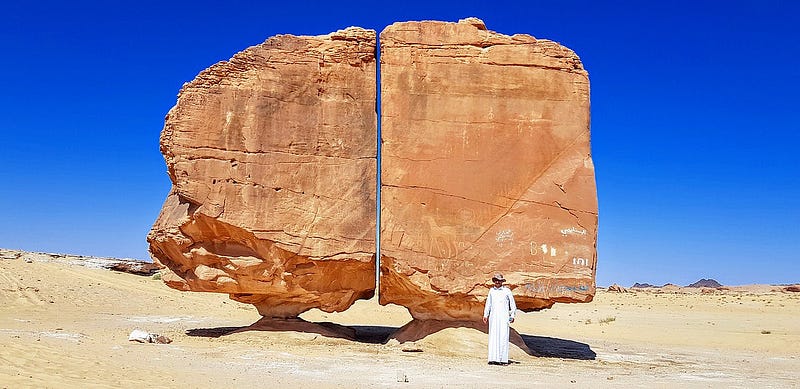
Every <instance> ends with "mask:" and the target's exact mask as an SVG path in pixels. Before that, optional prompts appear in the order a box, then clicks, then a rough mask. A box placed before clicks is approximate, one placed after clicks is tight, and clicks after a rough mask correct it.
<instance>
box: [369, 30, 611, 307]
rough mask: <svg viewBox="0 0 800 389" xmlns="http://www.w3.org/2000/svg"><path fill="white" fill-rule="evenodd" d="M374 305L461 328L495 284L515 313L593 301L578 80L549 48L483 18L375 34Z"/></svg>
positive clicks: (592, 238)
mask: <svg viewBox="0 0 800 389" xmlns="http://www.w3.org/2000/svg"><path fill="white" fill-rule="evenodd" d="M380 49H381V53H380V63H381V68H380V74H381V101H382V102H381V114H382V121H381V125H382V142H383V144H382V157H381V165H382V167H381V180H382V185H381V210H380V211H381V227H380V241H381V253H380V254H381V257H380V272H381V277H380V293H379V294H380V301H381V304H389V303H394V304H399V305H403V306H406V307H408V309H409V311H410V312H411V314H412V316H414V317H415V318H417V319H436V320H473V319H478V318H479V317H480V316H481V315H482V313H483V302H484V299H485V296H486V294H487V291H488V287H489V279H490V278H491V275H492V274H493V273H496V272H500V273H503V275H504V276H505V278H506V279H507V280H508V281H507V284H506V285H507V286H509V287H510V288H511V289H512V291H513V293H514V295H515V298H516V302H517V306H518V308H520V309H522V310H523V311H531V310H537V309H542V308H547V307H550V306H552V305H553V303H554V302H588V301H591V299H592V297H593V296H594V292H595V282H594V277H595V266H596V258H597V254H596V240H597V194H596V189H595V178H594V166H593V164H592V158H591V149H590V143H589V140H590V137H589V79H588V74H587V72H586V71H585V70H584V68H583V65H582V63H581V61H580V59H579V58H578V56H577V55H576V54H575V53H574V52H573V51H572V50H570V49H568V48H566V47H563V46H561V45H559V44H558V43H556V42H552V41H548V40H541V39H536V38H534V37H532V36H529V35H513V36H507V35H502V34H498V33H495V32H493V31H489V30H487V29H486V27H485V25H484V24H483V22H482V21H480V20H478V19H475V18H470V19H465V20H462V21H460V22H458V23H448V22H437V21H425V22H404V23H395V24H392V25H391V26H389V27H387V28H386V29H385V30H384V31H383V32H382V33H381V35H380Z"/></svg>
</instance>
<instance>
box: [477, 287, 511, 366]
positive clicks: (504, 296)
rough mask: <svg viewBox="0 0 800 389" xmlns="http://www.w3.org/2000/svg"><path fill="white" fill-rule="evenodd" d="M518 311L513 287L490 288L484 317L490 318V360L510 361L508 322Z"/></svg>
mask: <svg viewBox="0 0 800 389" xmlns="http://www.w3.org/2000/svg"><path fill="white" fill-rule="evenodd" d="M516 312H517V304H516V303H514V296H513V295H512V294H511V289H508V288H506V287H505V286H501V287H499V288H497V287H492V288H491V289H489V295H488V296H487V297H486V306H485V307H484V308H483V317H488V318H489V362H500V363H508V323H509V320H510V318H512V317H514V314H516Z"/></svg>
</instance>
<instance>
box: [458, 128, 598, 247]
mask: <svg viewBox="0 0 800 389" xmlns="http://www.w3.org/2000/svg"><path fill="white" fill-rule="evenodd" d="M588 133H589V129H588V128H587V129H586V131H583V132H581V133H580V134H578V135H577V136H576V137H575V139H573V140H572V142H570V143H569V144H568V145H567V147H564V150H561V152H559V153H558V154H556V156H555V157H554V158H553V160H552V161H550V163H549V164H547V166H545V168H544V169H542V171H541V172H540V173H539V174H538V175H536V177H533V179H531V183H530V185H528V188H527V189H525V191H523V192H522V194H521V195H520V198H518V199H516V200H514V202H513V203H511V205H509V206H508V208H507V209H506V210H505V212H503V213H502V214H501V215H500V216H498V217H497V219H495V220H494V221H493V222H492V224H490V225H489V226H488V227H486V229H485V230H484V231H483V232H482V233H481V234H480V235H479V236H478V237H477V238H475V240H474V241H472V244H477V243H478V242H479V241H480V240H481V239H483V236H484V235H486V233H487V232H489V230H491V229H492V227H494V226H495V225H496V224H497V223H499V222H500V220H503V218H504V217H506V216H508V214H509V213H510V212H511V210H512V209H514V207H515V206H516V205H517V204H518V203H519V202H520V201H529V200H523V199H522V197H521V196H523V195H524V194H525V193H527V192H528V190H530V188H531V187H532V186H534V185H536V182H537V181H539V179H540V178H542V176H543V175H544V173H546V172H547V171H548V170H550V167H551V166H553V164H554V163H556V161H558V160H559V159H561V156H562V155H564V154H565V153H566V152H567V151H569V150H570V149H572V148H573V147H574V146H575V144H576V143H577V142H578V139H580V138H581V137H583V136H584V135H586V134H588ZM582 228H583V227H582Z"/></svg>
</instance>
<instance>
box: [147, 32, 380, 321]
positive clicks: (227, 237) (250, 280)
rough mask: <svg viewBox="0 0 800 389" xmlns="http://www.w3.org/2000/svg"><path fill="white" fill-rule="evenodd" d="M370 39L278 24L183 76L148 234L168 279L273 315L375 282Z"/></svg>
mask: <svg viewBox="0 0 800 389" xmlns="http://www.w3.org/2000/svg"><path fill="white" fill-rule="evenodd" d="M375 44H376V34H375V31H373V30H365V29H361V28H355V27H351V28H348V29H345V30H342V31H338V32H335V33H331V34H329V35H324V36H316V37H308V36H292V35H279V36H275V37H272V38H270V39H268V40H267V41H265V42H264V43H262V44H259V45H257V46H253V47H250V48H248V49H246V50H244V51H242V52H240V53H238V54H236V55H234V56H233V58H231V59H230V60H228V61H225V62H220V63H217V64H216V65H213V66H212V67H210V68H208V69H206V70H204V71H203V72H201V73H200V74H199V75H198V76H197V77H196V78H195V79H194V80H193V81H191V82H189V83H187V84H185V85H184V86H183V88H182V89H181V91H180V94H179V96H178V102H177V104H176V105H175V107H173V108H172V109H171V110H170V112H169V114H168V115H167V117H166V123H165V126H164V129H163V131H162V134H161V151H162V153H163V154H164V158H165V160H166V162H167V168H168V171H169V177H170V180H171V181H172V189H171V191H170V193H169V195H168V197H167V199H166V201H165V203H164V206H163V208H162V210H161V214H160V215H159V217H158V219H157V221H156V222H155V225H154V226H153V228H152V230H151V231H150V233H149V234H148V242H149V243H150V252H151V254H152V256H153V257H154V259H155V260H156V261H157V262H158V263H160V264H162V265H163V266H165V267H166V268H167V269H168V270H167V271H166V274H164V275H163V279H164V281H165V282H166V283H167V284H168V285H169V286H170V287H173V288H176V289H180V290H191V291H205V292H220V293H228V294H230V297H231V298H232V299H234V300H237V301H241V302H245V303H251V304H254V305H255V306H256V307H257V308H258V310H259V313H261V314H262V315H263V316H267V317H277V318H286V317H295V316H297V315H298V314H300V313H302V312H304V311H306V310H308V309H311V308H319V309H321V310H324V311H327V312H332V311H342V310H345V309H347V308H348V307H349V306H350V305H351V304H352V303H353V301H355V300H356V299H360V298H369V297H371V296H372V295H373V294H374V290H375V211H374V204H375V201H376V189H375V188H376V173H375V172H376V163H377V160H376V155H377V154H376V153H377V151H376V150H377V146H376V136H377V115H376V112H375V101H376V74H375V72H376V63H375Z"/></svg>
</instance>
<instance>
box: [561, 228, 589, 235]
mask: <svg viewBox="0 0 800 389" xmlns="http://www.w3.org/2000/svg"><path fill="white" fill-rule="evenodd" d="M561 235H564V236H567V235H586V230H584V229H579V228H575V227H570V228H565V229H563V230H561Z"/></svg>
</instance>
